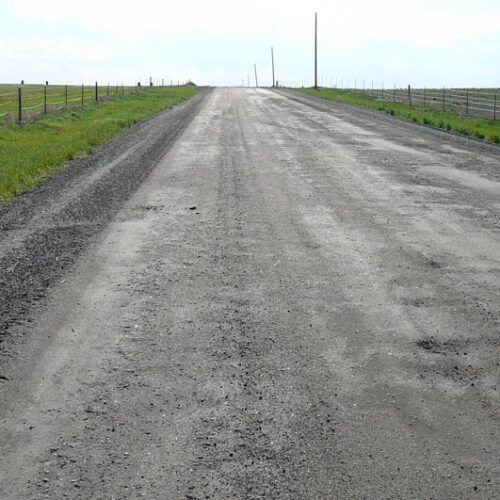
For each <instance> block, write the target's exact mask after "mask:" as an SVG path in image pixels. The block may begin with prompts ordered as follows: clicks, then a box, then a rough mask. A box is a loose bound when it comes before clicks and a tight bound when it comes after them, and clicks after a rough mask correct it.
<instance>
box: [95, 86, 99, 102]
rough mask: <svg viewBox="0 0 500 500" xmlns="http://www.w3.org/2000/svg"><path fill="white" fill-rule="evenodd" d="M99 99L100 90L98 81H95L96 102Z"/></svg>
mask: <svg viewBox="0 0 500 500" xmlns="http://www.w3.org/2000/svg"><path fill="white" fill-rule="evenodd" d="M98 100H99V90H98V87H97V82H95V102H97V101H98Z"/></svg>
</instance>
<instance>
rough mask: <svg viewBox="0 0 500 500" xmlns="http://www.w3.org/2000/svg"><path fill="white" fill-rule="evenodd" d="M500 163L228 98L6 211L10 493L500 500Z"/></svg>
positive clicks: (173, 118)
mask: <svg viewBox="0 0 500 500" xmlns="http://www.w3.org/2000/svg"><path fill="white" fill-rule="evenodd" d="M499 153H500V149H499V148H496V147H493V146H487V145H483V144H480V143H478V142H475V141H472V140H468V139H465V138H462V137H458V136H453V135H450V134H446V133H443V132H438V131H434V130H431V129H428V128H423V127H420V126H418V125H416V124H410V123H406V122H403V121H401V120H399V119H397V118H394V117H390V116H385V115H382V114H380V113H376V112H373V111H369V110H362V109H356V108H352V107H349V106H346V105H342V104H338V103H332V102H327V101H320V100H317V99H314V98H311V97H308V96H303V95H299V94H298V93H291V92H285V91H270V90H263V89H262V90H252V89H222V88H221V89H215V90H213V91H208V90H205V91H202V92H201V93H200V94H199V95H198V96H197V97H195V98H194V99H193V100H191V101H190V102H188V103H185V104H183V105H181V106H178V107H176V108H174V109H173V110H171V111H167V112H164V113H161V114H159V115H157V116H156V117H155V118H153V119H152V120H151V121H149V122H147V123H145V124H142V125H138V126H135V127H134V128H132V129H131V130H129V131H127V132H126V133H125V134H123V135H122V136H120V137H118V138H116V139H115V140H113V141H112V142H111V143H110V144H108V145H106V146H104V147H102V148H100V149H99V150H98V151H96V152H95V154H93V155H91V156H90V157H88V158H86V159H84V160H80V161H77V162H74V163H73V164H71V165H69V166H68V167H67V168H66V169H64V170H63V171H62V172H60V173H59V174H57V175H55V176H54V178H53V179H51V180H50V181H49V182H48V183H46V184H45V185H44V186H42V187H40V188H38V189H36V190H34V191H33V192H31V193H28V194H26V195H24V196H22V197H19V198H17V199H15V200H13V202H12V203H10V204H9V205H8V206H6V207H4V208H3V209H2V210H1V211H0V228H1V233H0V299H1V300H0V318H1V325H2V328H1V330H2V336H1V338H2V344H1V355H0V377H1V378H0V397H1V403H0V449H1V456H0V478H1V480H0V498H2V499H38V498H51V499H59V498H75V499H77V498H78V499H80V498H81V499H90V498H93V499H94V498H96V499H136V498H145V499H191V500H193V499H200V500H201V499H216V500H217V499H261V498H265V499H273V500H277V499H311V500H316V499H336V498H342V499H349V498H352V499H360V498H370V499H379V498H393V499H396V498H414V499H417V498H418V499H422V498H426V499H431V498H432V499H438V498H439V499H446V498H498V495H499V491H500V433H499V432H498V429H499V424H500V411H499V410H500V398H499V382H500V380H499V375H500V368H499V362H500V336H499V333H500V232H499V229H500V218H499V215H500V154H499Z"/></svg>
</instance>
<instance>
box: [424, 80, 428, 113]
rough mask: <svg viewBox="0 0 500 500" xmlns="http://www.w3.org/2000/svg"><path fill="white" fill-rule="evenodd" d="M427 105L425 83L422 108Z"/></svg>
mask: <svg viewBox="0 0 500 500" xmlns="http://www.w3.org/2000/svg"><path fill="white" fill-rule="evenodd" d="M426 105H427V85H424V108H425V106H426Z"/></svg>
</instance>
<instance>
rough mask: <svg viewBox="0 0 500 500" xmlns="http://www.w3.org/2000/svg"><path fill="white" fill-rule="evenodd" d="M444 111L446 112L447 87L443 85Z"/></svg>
mask: <svg viewBox="0 0 500 500" xmlns="http://www.w3.org/2000/svg"><path fill="white" fill-rule="evenodd" d="M443 113H446V87H443Z"/></svg>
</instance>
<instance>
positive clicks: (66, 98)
mask: <svg viewBox="0 0 500 500" xmlns="http://www.w3.org/2000/svg"><path fill="white" fill-rule="evenodd" d="M67 107H68V86H67V85H66V86H65V87H64V109H66V108H67Z"/></svg>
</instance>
